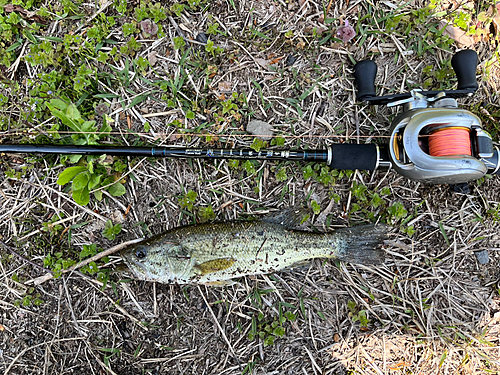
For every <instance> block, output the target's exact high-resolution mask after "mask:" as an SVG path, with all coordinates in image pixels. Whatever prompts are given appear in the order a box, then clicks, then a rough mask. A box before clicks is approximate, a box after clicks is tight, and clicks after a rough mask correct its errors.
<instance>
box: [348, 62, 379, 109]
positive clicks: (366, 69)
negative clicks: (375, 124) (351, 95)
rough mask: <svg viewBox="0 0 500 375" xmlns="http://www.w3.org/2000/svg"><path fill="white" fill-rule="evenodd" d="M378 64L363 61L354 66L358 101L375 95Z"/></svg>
mask: <svg viewBox="0 0 500 375" xmlns="http://www.w3.org/2000/svg"><path fill="white" fill-rule="evenodd" d="M376 76H377V64H376V63H375V62H374V61H373V60H362V61H360V62H358V63H356V65H354V80H355V81H356V85H357V86H358V94H357V97H358V100H359V101H363V100H366V99H368V98H371V97H374V96H376V95H375V77H376Z"/></svg>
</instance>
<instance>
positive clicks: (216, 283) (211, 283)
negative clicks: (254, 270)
mask: <svg viewBox="0 0 500 375" xmlns="http://www.w3.org/2000/svg"><path fill="white" fill-rule="evenodd" d="M235 284H238V283H237V282H236V281H232V280H220V281H209V282H206V283H203V285H206V286H231V285H235Z"/></svg>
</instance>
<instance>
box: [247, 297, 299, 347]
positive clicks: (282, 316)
mask: <svg viewBox="0 0 500 375" xmlns="http://www.w3.org/2000/svg"><path fill="white" fill-rule="evenodd" d="M290 306H291V305H290ZM291 307H292V308H293V309H295V307H293V306H291ZM283 309H284V307H283V306H282V304H281V303H279V304H278V312H279V314H278V316H275V317H273V318H272V320H267V319H265V316H264V314H263V313H262V312H261V311H259V312H258V313H256V314H254V316H253V317H252V323H251V328H250V331H249V333H248V335H247V339H248V340H250V341H253V340H254V339H256V338H257V337H258V338H260V339H261V340H263V344H264V347H266V346H272V345H274V342H275V340H276V339H278V338H281V337H283V336H284V335H285V333H286V325H285V323H286V322H293V321H295V319H296V316H295V314H294V313H292V312H291V311H283Z"/></svg>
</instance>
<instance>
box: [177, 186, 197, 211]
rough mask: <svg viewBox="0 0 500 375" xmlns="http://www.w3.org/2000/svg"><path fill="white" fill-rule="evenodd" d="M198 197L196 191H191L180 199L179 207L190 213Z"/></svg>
mask: <svg viewBox="0 0 500 375" xmlns="http://www.w3.org/2000/svg"><path fill="white" fill-rule="evenodd" d="M197 197H198V193H197V192H196V191H192V190H189V191H188V192H187V193H186V194H185V195H184V196H183V197H181V198H179V201H178V202H179V206H181V208H184V209H186V210H188V211H193V206H194V202H196V198H197Z"/></svg>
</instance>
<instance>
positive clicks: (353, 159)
mask: <svg viewBox="0 0 500 375" xmlns="http://www.w3.org/2000/svg"><path fill="white" fill-rule="evenodd" d="M330 150H331V154H332V159H331V161H330V164H329V166H330V168H333V169H346V170H354V169H364V170H375V169H377V166H378V150H377V146H376V145H375V144H373V143H369V144H362V145H358V144H354V143H342V144H335V145H331V146H330Z"/></svg>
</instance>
